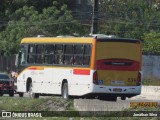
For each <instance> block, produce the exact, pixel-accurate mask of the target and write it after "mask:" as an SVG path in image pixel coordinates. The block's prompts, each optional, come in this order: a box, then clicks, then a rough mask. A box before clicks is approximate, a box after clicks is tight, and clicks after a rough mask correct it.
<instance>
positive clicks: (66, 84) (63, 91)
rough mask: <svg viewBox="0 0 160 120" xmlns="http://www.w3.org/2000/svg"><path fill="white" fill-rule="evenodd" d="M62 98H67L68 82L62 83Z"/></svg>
mask: <svg viewBox="0 0 160 120" xmlns="http://www.w3.org/2000/svg"><path fill="white" fill-rule="evenodd" d="M62 98H63V99H66V100H67V99H68V98H69V96H68V83H64V84H63V86H62Z"/></svg>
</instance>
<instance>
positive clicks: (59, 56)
mask: <svg viewBox="0 0 160 120" xmlns="http://www.w3.org/2000/svg"><path fill="white" fill-rule="evenodd" d="M54 63H55V64H63V45H61V44H59V45H55V57H54Z"/></svg>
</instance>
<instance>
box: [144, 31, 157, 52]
mask: <svg viewBox="0 0 160 120" xmlns="http://www.w3.org/2000/svg"><path fill="white" fill-rule="evenodd" d="M143 39H144V42H143V43H144V44H143V52H144V54H157V55H160V33H158V32H150V33H145V34H144V36H143Z"/></svg>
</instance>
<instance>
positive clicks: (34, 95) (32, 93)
mask: <svg viewBox="0 0 160 120" xmlns="http://www.w3.org/2000/svg"><path fill="white" fill-rule="evenodd" d="M28 92H29V97H30V98H39V93H34V92H33V85H32V83H30V86H29V91H28Z"/></svg>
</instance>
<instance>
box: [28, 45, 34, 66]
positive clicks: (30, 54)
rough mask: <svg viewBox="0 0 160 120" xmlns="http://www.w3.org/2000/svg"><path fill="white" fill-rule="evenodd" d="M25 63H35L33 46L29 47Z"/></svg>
mask: <svg viewBox="0 0 160 120" xmlns="http://www.w3.org/2000/svg"><path fill="white" fill-rule="evenodd" d="M27 62H28V63H34V62H35V45H34V44H31V45H29V49H28V57H27Z"/></svg>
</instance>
